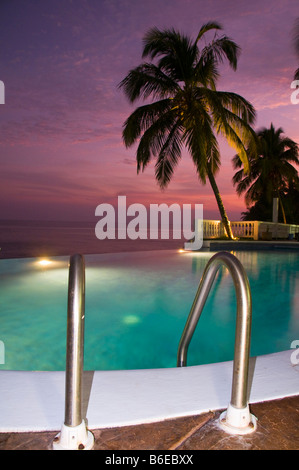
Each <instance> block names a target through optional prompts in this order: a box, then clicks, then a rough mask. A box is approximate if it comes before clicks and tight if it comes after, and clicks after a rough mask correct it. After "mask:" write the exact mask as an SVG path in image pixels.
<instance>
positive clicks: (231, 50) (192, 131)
mask: <svg viewBox="0 0 299 470" xmlns="http://www.w3.org/2000/svg"><path fill="white" fill-rule="evenodd" d="M221 30H222V27H221V26H220V25H219V24H218V23H215V22H209V23H207V24H204V25H203V26H202V28H201V29H200V31H199V33H198V35H197V37H196V39H195V40H192V39H191V38H190V37H188V36H186V35H183V34H181V33H180V32H178V31H175V30H174V29H171V30H162V31H161V30H159V29H157V28H153V29H151V30H150V31H148V32H147V34H146V35H145V37H144V44H143V46H144V47H143V55H142V57H143V59H144V58H149V60H150V61H149V62H143V63H142V64H141V65H139V66H138V67H136V68H134V69H132V70H131V71H130V72H129V73H128V75H127V76H126V77H125V78H124V80H123V81H122V82H121V83H120V88H122V89H123V90H124V92H125V94H126V96H127V97H128V98H129V100H130V102H131V103H134V102H135V101H136V100H138V99H140V98H142V99H143V100H147V99H149V98H150V99H151V100H153V101H152V102H151V103H149V104H144V105H142V106H140V107H138V108H137V109H136V110H135V111H134V112H133V113H132V114H131V115H130V116H129V117H128V119H127V120H126V122H125V123H124V128H123V140H124V143H125V145H126V146H127V147H130V146H132V145H133V144H135V143H136V142H138V147H137V152H136V159H137V172H139V171H140V170H142V171H143V170H144V169H145V168H146V166H147V165H148V164H149V162H150V161H151V159H152V157H155V158H156V163H155V176H156V179H157V181H158V183H159V185H160V187H161V188H165V187H166V186H167V185H168V183H169V182H170V180H171V178H172V175H173V173H174V170H175V168H176V166H177V164H178V162H179V160H180V158H181V152H182V148H183V147H186V148H187V149H188V151H189V153H190V155H191V157H192V159H193V162H194V165H195V168H196V171H197V174H198V177H199V180H200V181H201V183H203V184H205V183H206V180H207V179H208V180H209V182H210V184H211V187H212V189H213V191H214V194H215V197H216V201H217V204H218V208H219V211H220V214H221V219H222V221H223V223H224V226H225V229H226V232H227V234H228V236H229V238H231V239H232V238H233V235H232V232H231V228H230V225H229V221H228V217H227V214H226V211H225V208H224V205H223V202H222V198H221V195H220V192H219V189H218V187H217V184H216V180H215V175H216V174H217V172H218V170H219V168H220V160H221V158H220V152H219V147H218V141H217V137H218V136H219V135H222V136H224V137H225V138H226V139H227V140H228V141H229V143H230V144H231V145H233V146H234V148H235V149H236V151H237V152H238V154H239V157H240V159H241V161H242V164H243V166H244V172H248V171H249V165H248V159H247V151H246V148H247V146H248V144H249V142H251V145H253V144H252V142H253V141H254V138H253V136H254V131H253V129H252V127H251V125H252V124H253V122H254V119H255V110H254V108H253V106H252V105H251V104H250V103H249V102H248V101H246V100H245V99H244V98H243V97H241V96H240V95H238V94H235V93H232V92H225V91H218V90H217V89H216V85H217V80H218V78H219V64H221V63H222V62H223V61H228V63H229V65H230V67H231V68H232V69H233V70H236V68H237V60H238V56H239V53H240V49H239V47H238V46H237V44H236V43H235V42H234V41H232V40H231V39H230V38H229V37H227V36H225V35H221V36H219V31H221ZM209 32H213V33H214V36H213V38H212V39H211V40H210V42H207V35H208V33H209Z"/></svg>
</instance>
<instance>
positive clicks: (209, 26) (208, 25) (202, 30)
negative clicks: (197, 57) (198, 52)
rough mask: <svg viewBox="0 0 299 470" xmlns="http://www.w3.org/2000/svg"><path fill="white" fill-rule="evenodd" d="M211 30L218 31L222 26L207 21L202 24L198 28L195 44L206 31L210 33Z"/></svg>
mask: <svg viewBox="0 0 299 470" xmlns="http://www.w3.org/2000/svg"><path fill="white" fill-rule="evenodd" d="M212 29H216V30H220V29H222V26H221V24H220V23H217V22H216V21H208V22H207V23H205V24H203V25H202V27H201V28H200V30H199V33H198V35H197V38H196V41H195V42H198V41H199V40H200V39H201V38H202V37H203V35H204V34H206V33H207V32H208V31H211V30H212Z"/></svg>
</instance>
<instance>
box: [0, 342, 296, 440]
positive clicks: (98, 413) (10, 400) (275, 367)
mask: <svg viewBox="0 0 299 470" xmlns="http://www.w3.org/2000/svg"><path fill="white" fill-rule="evenodd" d="M292 352H293V351H283V352H279V353H274V354H269V355H264V356H258V357H256V358H255V357H253V358H251V360H250V373H249V376H250V377H249V403H257V402H262V401H269V400H274V399H279V398H284V397H288V396H294V395H299V365H293V364H292V362H291V353H292ZM232 366H233V363H232V361H230V362H222V363H217V364H207V365H201V366H192V367H185V368H170V369H145V370H129V371H95V372H92V371H90V372H84V403H83V412H84V417H86V423H87V426H88V428H89V429H98V428H106V427H116V426H125V425H134V424H135V425H136V424H141V423H150V422H157V421H162V420H165V419H169V418H177V417H182V416H192V415H198V414H201V413H205V412H208V411H210V410H221V409H225V408H227V406H228V404H229V402H230V397H231V383H232ZM64 378H65V374H64V372H24V371H6V370H2V371H0V397H1V398H0V432H30V431H59V430H60V429H61V426H62V424H63V420H64V400H65V396H64V388H65V383H64ZM257 418H258V416H257Z"/></svg>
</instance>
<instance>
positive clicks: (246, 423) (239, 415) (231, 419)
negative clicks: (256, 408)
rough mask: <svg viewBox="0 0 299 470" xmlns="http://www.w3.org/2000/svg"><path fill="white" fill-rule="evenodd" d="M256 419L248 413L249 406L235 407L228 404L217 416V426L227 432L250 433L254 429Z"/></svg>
mask: <svg viewBox="0 0 299 470" xmlns="http://www.w3.org/2000/svg"><path fill="white" fill-rule="evenodd" d="M256 426H257V419H256V417H255V416H254V415H253V414H251V413H250V411H249V406H248V405H247V406H246V407H245V408H236V407H234V406H233V405H231V404H229V405H228V408H227V410H226V411H224V412H223V413H221V415H220V417H219V427H220V428H221V429H222V430H223V431H225V432H226V433H228V434H239V435H241V436H242V435H245V434H251V433H252V432H254V431H255V430H256Z"/></svg>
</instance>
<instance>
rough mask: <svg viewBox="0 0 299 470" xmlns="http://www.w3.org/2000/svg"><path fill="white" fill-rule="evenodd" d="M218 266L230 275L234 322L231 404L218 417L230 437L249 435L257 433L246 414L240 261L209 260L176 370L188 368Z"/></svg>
mask: <svg viewBox="0 0 299 470" xmlns="http://www.w3.org/2000/svg"><path fill="white" fill-rule="evenodd" d="M221 265H224V266H225V267H226V268H227V269H228V270H229V272H230V274H231V276H232V278H233V281H234V286H235V290H236V298H237V321H236V335H235V351H234V362H233V379H232V394H231V401H230V403H229V405H228V408H227V410H226V411H225V412H224V413H222V414H221V416H220V419H219V424H220V426H221V428H222V429H224V430H225V431H226V432H228V433H230V434H248V433H251V432H253V431H254V430H255V429H256V418H255V416H253V415H252V414H251V413H250V411H249V405H248V400H247V387H248V365H249V350H250V337H251V316H252V307H251V291H250V286H249V281H248V277H247V275H246V272H245V269H244V267H243V266H242V264H241V263H240V261H239V260H238V259H237V258H236V257H235V256H234V255H232V254H231V253H228V252H219V253H216V254H215V255H214V256H212V258H211V259H210V260H209V262H208V264H207V266H206V268H205V270H204V273H203V276H202V278H201V281H200V283H199V286H198V290H197V293H196V295H195V299H194V302H193V305H192V307H191V310H190V313H189V316H188V319H187V321H186V325H185V328H184V331H183V333H182V336H181V340H180V343H179V347H178V355H177V366H178V367H184V366H186V365H187V352H188V346H189V343H190V341H191V339H192V336H193V333H194V331H195V328H196V325H197V323H198V320H199V318H200V315H201V313H202V310H203V308H204V305H205V302H206V300H207V297H208V295H209V292H210V289H211V287H212V284H213V282H214V279H215V276H216V274H217V272H218V269H219V268H220V266H221Z"/></svg>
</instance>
